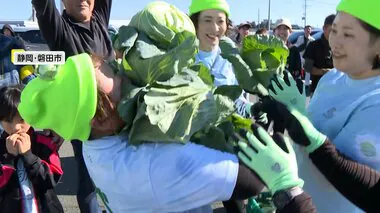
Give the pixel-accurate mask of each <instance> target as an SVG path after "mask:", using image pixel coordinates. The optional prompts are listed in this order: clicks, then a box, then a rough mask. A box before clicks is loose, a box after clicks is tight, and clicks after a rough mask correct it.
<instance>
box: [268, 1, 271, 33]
mask: <svg viewBox="0 0 380 213" xmlns="http://www.w3.org/2000/svg"><path fill="white" fill-rule="evenodd" d="M270 1H271V0H269V5H268V32H269V31H270V25H271V21H270Z"/></svg>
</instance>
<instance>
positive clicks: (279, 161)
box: [238, 125, 303, 194]
mask: <svg viewBox="0 0 380 213" xmlns="http://www.w3.org/2000/svg"><path fill="white" fill-rule="evenodd" d="M253 132H254V134H255V135H253V134H251V133H247V134H246V138H247V139H248V143H245V142H242V141H240V142H239V147H240V149H241V151H239V153H238V156H239V159H240V160H241V161H243V162H244V164H245V165H247V166H248V167H249V168H250V169H252V170H253V171H254V172H256V173H257V174H258V175H259V176H260V177H261V179H262V180H263V181H264V182H265V183H266V185H267V186H268V188H269V189H270V190H271V191H272V194H274V193H276V192H277V191H280V190H284V189H289V188H292V187H295V186H300V187H302V186H303V180H301V179H300V178H299V177H298V168H297V160H296V155H295V153H294V150H293V148H292V146H291V144H290V141H289V139H288V138H285V137H283V136H282V135H280V134H276V135H275V136H274V137H273V138H272V137H271V136H269V134H268V133H267V132H266V131H265V130H264V129H263V128H262V127H259V126H257V125H253ZM276 143H278V144H279V145H277V144H276ZM280 146H282V148H280ZM284 150H285V151H284Z"/></svg>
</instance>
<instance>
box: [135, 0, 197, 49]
mask: <svg viewBox="0 0 380 213" xmlns="http://www.w3.org/2000/svg"><path fill="white" fill-rule="evenodd" d="M129 26H131V27H134V28H136V29H137V30H138V31H140V32H143V33H145V34H146V35H148V36H149V38H150V39H152V40H153V41H154V42H156V43H157V45H158V46H160V47H161V48H164V49H165V48H167V47H168V46H169V45H170V43H171V42H172V40H173V39H174V37H175V35H176V34H177V33H181V32H183V31H188V32H190V33H192V34H193V35H195V27H194V25H193V23H192V21H191V20H190V18H189V17H188V16H187V15H186V14H185V13H183V12H182V11H180V10H179V9H177V8H176V7H175V6H174V5H171V4H168V3H166V2H163V1H154V2H152V3H149V4H148V5H147V6H146V7H145V8H144V9H143V10H141V11H140V12H138V13H137V14H136V15H135V16H133V17H132V19H131V21H130V23H129Z"/></svg>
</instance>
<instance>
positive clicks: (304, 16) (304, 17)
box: [302, 0, 307, 27]
mask: <svg viewBox="0 0 380 213" xmlns="http://www.w3.org/2000/svg"><path fill="white" fill-rule="evenodd" d="M306 17H307V0H305V8H304V14H303V17H302V19H303V24H304V25H303V26H304V27H306V23H307V21H306Z"/></svg>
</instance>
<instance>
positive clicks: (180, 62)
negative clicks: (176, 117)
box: [123, 31, 198, 87]
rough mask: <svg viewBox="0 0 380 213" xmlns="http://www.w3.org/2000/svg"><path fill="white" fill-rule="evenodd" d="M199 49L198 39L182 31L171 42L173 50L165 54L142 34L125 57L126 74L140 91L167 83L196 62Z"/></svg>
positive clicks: (126, 52)
mask: <svg viewBox="0 0 380 213" xmlns="http://www.w3.org/2000/svg"><path fill="white" fill-rule="evenodd" d="M197 45H198V43H197V39H196V37H195V36H193V35H192V34H191V33H189V32H187V31H183V32H181V33H178V34H176V36H175V37H174V39H173V40H172V44H171V45H170V46H171V47H173V48H172V49H169V50H168V51H165V50H163V49H159V48H158V47H157V46H156V45H155V44H154V43H153V42H152V41H151V40H150V39H149V38H148V37H147V36H146V35H145V34H144V33H141V32H140V33H139V34H138V37H137V40H136V41H135V44H134V46H133V47H132V48H131V49H130V50H129V51H125V53H124V58H123V67H124V70H125V73H126V75H127V76H128V77H129V79H131V81H132V82H133V83H134V84H135V85H137V86H140V87H142V86H146V85H147V84H152V83H154V82H155V81H166V80H168V79H170V78H171V77H173V75H174V74H175V73H178V72H179V71H180V70H181V69H182V68H183V67H187V66H189V65H190V64H191V63H192V62H193V60H194V56H195V54H196V53H197V51H198V49H197Z"/></svg>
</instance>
